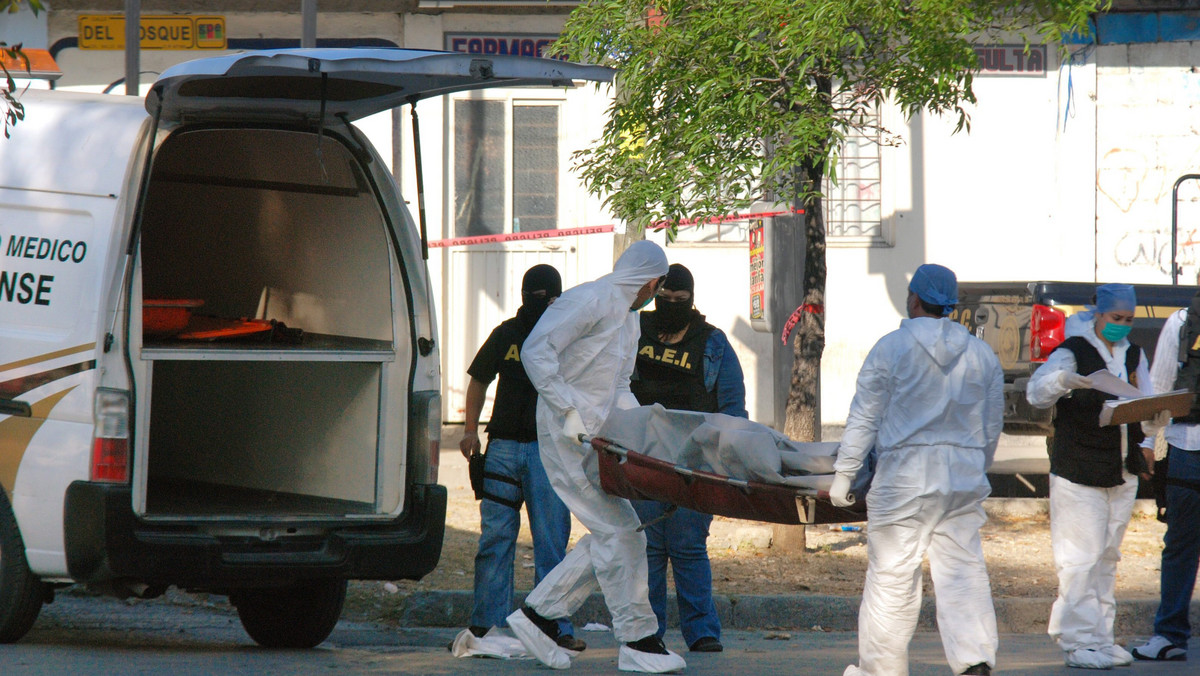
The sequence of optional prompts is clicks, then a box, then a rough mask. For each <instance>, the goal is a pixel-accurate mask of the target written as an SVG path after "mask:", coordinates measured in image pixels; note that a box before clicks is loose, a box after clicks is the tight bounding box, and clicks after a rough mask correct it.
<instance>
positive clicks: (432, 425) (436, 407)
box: [425, 395, 442, 484]
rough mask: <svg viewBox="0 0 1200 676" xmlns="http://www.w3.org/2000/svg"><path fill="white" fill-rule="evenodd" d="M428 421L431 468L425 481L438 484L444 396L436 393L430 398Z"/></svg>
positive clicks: (426, 474)
mask: <svg viewBox="0 0 1200 676" xmlns="http://www.w3.org/2000/svg"><path fill="white" fill-rule="evenodd" d="M426 414H427V416H428V421H427V422H426V427H425V429H426V430H427V432H426V433H427V435H428V437H429V469H428V470H427V471H426V473H425V482H426V483H430V484H436V483H437V481H438V467H439V465H441V462H442V461H441V452H442V449H441V446H442V397H441V395H434V396H432V397H430V399H429V408H428V409H427V410H426Z"/></svg>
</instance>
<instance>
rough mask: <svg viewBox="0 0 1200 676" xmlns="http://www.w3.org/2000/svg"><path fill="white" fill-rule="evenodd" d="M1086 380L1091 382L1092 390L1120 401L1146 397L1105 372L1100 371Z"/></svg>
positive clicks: (1131, 386)
mask: <svg viewBox="0 0 1200 676" xmlns="http://www.w3.org/2000/svg"><path fill="white" fill-rule="evenodd" d="M1087 378H1088V380H1090V381H1092V389H1096V390H1100V391H1101V392H1104V393H1106V394H1111V395H1113V396H1114V397H1120V398H1122V399H1137V398H1138V397H1144V396H1146V395H1145V394H1144V393H1143V392H1142V391H1141V390H1139V389H1138V388H1136V387H1134V386H1133V385H1130V384H1129V383H1127V382H1125V381H1124V380H1121V379H1120V378H1118V377H1116V376H1114V375H1113V374H1111V373H1109V372H1108V371H1107V370H1104V369H1101V370H1099V371H1096V372H1095V373H1092V374H1090V375H1088V376H1087Z"/></svg>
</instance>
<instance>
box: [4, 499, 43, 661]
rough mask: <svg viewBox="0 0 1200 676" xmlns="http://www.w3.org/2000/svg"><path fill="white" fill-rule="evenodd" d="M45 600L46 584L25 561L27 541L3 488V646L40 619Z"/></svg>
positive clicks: (19, 637) (18, 636) (15, 639)
mask: <svg viewBox="0 0 1200 676" xmlns="http://www.w3.org/2000/svg"><path fill="white" fill-rule="evenodd" d="M45 597H46V588H45V585H43V584H42V581H41V580H39V579H38V578H37V576H35V575H34V574H33V573H32V572H30V570H29V563H28V562H27V561H26V560H25V542H24V541H23V540H22V539H21V531H20V530H18V529H17V518H16V517H15V516H13V511H12V507H11V506H10V504H9V502H8V494H7V493H5V492H4V489H3V488H2V487H0V643H13V642H14V641H19V640H21V637H22V636H24V635H25V633H26V632H28V631H29V628H30V627H32V626H33V623H34V621H35V620H37V616H38V612H40V611H41V609H42V599H44V598H45Z"/></svg>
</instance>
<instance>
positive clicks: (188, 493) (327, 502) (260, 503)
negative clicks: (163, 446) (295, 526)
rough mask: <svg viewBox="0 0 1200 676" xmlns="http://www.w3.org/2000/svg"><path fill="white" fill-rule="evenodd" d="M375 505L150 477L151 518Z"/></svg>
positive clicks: (347, 510)
mask: <svg viewBox="0 0 1200 676" xmlns="http://www.w3.org/2000/svg"><path fill="white" fill-rule="evenodd" d="M374 512H375V505H373V504H371V503H367V502H358V501H354V500H339V499H337V498H327V497H321V496H318V495H299V494H296V493H283V492H280V491H268V490H261V489H256V488H243V487H241V486H227V485H224V484H212V483H206V482H203V481H187V480H183V479H155V478H154V477H150V481H149V494H148V495H147V499H146V514H147V516H196V517H206V516H217V517H230V516H252V517H262V516H289V517H306V516H340V515H345V514H373V513H374Z"/></svg>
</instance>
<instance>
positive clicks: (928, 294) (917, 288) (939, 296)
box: [908, 263, 958, 314]
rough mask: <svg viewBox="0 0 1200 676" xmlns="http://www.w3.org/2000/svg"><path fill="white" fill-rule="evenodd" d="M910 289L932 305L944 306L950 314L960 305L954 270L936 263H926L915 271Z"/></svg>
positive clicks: (909, 285)
mask: <svg viewBox="0 0 1200 676" xmlns="http://www.w3.org/2000/svg"><path fill="white" fill-rule="evenodd" d="M908 290H909V291H912V292H913V293H915V294H917V297H918V298H920V299H921V300H923V301H925V302H926V303H929V304H930V305H940V306H942V308H943V310H944V312H945V314H950V312H951V311H953V310H954V306H955V305H958V279H957V278H956V277H955V276H954V271H953V270H951V269H950V268H947V267H943V266H941V265H937V264H934V263H926V264H924V265H922V266H921V267H919V268H917V271H916V272H914V273H913V278H912V281H911V282H909V283H908Z"/></svg>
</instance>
